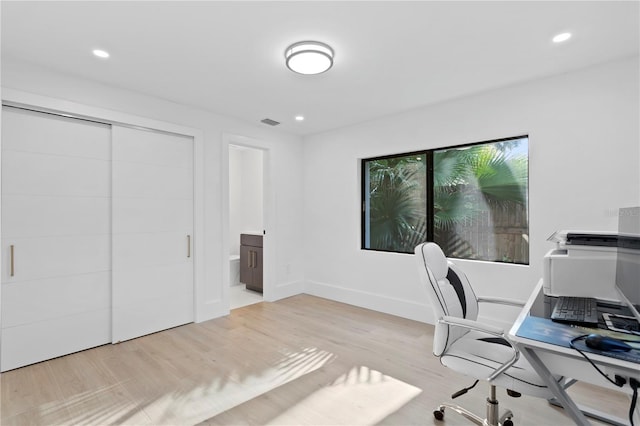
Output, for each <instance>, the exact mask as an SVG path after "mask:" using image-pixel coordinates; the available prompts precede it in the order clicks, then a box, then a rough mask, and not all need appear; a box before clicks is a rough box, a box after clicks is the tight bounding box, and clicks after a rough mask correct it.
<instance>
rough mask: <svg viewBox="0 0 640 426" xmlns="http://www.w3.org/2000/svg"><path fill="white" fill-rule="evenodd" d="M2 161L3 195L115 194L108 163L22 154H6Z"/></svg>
mask: <svg viewBox="0 0 640 426" xmlns="http://www.w3.org/2000/svg"><path fill="white" fill-rule="evenodd" d="M53 137H55V136H53ZM2 160H3V161H2V170H3V179H2V191H3V193H5V194H7V195H32V196H51V195H54V196H57V197H109V196H110V193H111V184H110V182H109V179H108V178H109V176H110V174H111V165H110V164H109V162H108V161H104V160H96V159H93V158H81V157H65V156H56V155H50V154H40V153H31V152H18V151H6V152H5V151H3V153H2Z"/></svg>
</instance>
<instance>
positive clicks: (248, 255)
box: [240, 234, 262, 293]
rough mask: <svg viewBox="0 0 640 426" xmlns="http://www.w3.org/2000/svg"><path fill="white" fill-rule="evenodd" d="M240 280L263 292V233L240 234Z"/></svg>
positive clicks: (248, 287)
mask: <svg viewBox="0 0 640 426" xmlns="http://www.w3.org/2000/svg"><path fill="white" fill-rule="evenodd" d="M240 282H241V283H243V284H245V285H246V286H247V289H248V290H254V291H259V292H260V293H262V235H254V234H240Z"/></svg>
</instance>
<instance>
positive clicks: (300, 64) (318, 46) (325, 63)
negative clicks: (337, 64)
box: [285, 41, 333, 75]
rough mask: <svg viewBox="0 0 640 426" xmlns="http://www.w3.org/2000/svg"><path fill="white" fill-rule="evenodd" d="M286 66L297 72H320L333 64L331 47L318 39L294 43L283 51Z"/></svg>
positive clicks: (308, 73)
mask: <svg viewBox="0 0 640 426" xmlns="http://www.w3.org/2000/svg"><path fill="white" fill-rule="evenodd" d="M285 58H286V60H287V67H288V68H289V69H290V70H291V71H293V72H296V73H298V74H306V75H310V74H320V73H323V72H325V71H327V70H328V69H329V68H331V66H332V65H333V49H332V48H331V47H329V46H328V45H326V44H324V43H320V42H319V41H301V42H299V43H294V44H292V45H291V46H289V47H288V48H287V50H286V51H285Z"/></svg>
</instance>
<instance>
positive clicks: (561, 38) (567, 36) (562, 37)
mask: <svg viewBox="0 0 640 426" xmlns="http://www.w3.org/2000/svg"><path fill="white" fill-rule="evenodd" d="M570 38H571V33H561V34H558V35H556V36H555V37H554V38H553V42H554V43H562V42H563V41H567V40H569V39H570Z"/></svg>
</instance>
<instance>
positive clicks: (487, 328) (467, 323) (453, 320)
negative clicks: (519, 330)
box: [438, 315, 504, 337]
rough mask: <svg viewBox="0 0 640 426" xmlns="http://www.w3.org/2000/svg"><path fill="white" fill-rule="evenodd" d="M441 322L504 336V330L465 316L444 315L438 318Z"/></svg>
mask: <svg viewBox="0 0 640 426" xmlns="http://www.w3.org/2000/svg"><path fill="white" fill-rule="evenodd" d="M438 322H439V323H443V324H448V325H453V326H456V327H462V328H467V329H469V330H475V331H482V332H484V333H487V334H493V335H494V336H498V337H504V330H503V329H501V328H498V327H494V326H492V325H489V324H485V323H482V322H478V321H473V320H468V319H464V318H458V317H451V316H448V315H447V316H444V317H442V318H440V319H439V320H438Z"/></svg>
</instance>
